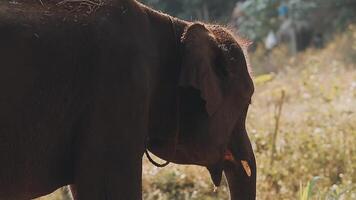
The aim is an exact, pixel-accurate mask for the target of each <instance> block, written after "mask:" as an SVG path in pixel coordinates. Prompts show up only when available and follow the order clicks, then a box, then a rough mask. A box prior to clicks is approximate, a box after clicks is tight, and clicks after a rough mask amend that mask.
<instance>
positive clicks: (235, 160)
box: [223, 130, 256, 200]
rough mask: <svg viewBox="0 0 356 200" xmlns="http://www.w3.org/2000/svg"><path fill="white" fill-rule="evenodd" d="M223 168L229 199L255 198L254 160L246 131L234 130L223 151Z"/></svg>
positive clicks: (244, 199)
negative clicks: (230, 141)
mask: <svg viewBox="0 0 356 200" xmlns="http://www.w3.org/2000/svg"><path fill="white" fill-rule="evenodd" d="M224 160H225V161H224V165H223V170H224V173H225V176H226V178H227V181H228V185H229V189H230V196H231V200H255V199H256V161H255V156H254V154H253V150H252V146H251V143H250V140H249V138H248V136H247V132H246V131H245V130H243V131H236V132H234V134H233V141H232V144H231V145H230V149H228V150H227V152H226V153H225V159H224Z"/></svg>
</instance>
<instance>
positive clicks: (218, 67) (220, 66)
mask: <svg viewBox="0 0 356 200" xmlns="http://www.w3.org/2000/svg"><path fill="white" fill-rule="evenodd" d="M214 71H215V73H216V74H217V76H218V77H219V78H220V79H221V80H225V79H227V77H228V71H227V62H226V60H225V57H224V54H223V53H222V52H220V53H219V54H218V55H217V57H216V60H215V66H214Z"/></svg>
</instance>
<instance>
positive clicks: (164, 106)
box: [145, 7, 188, 141]
mask: <svg viewBox="0 0 356 200" xmlns="http://www.w3.org/2000/svg"><path fill="white" fill-rule="evenodd" d="M145 9H146V13H147V15H148V18H149V21H150V25H151V31H152V37H153V40H154V41H155V44H156V48H157V51H158V65H157V66H155V69H154V72H153V74H155V75H154V76H155V77H154V78H153V79H154V81H153V82H154V83H153V84H152V88H151V89H152V93H151V96H152V97H151V106H150V116H149V137H151V138H159V139H161V140H166V141H171V140H173V139H174V138H175V136H176V134H177V131H178V126H179V122H178V115H177V109H178V81H179V76H180V68H181V61H182V52H181V49H182V46H181V36H182V34H183V32H184V29H185V28H186V26H187V25H188V23H187V22H185V21H183V20H179V19H176V18H173V17H170V16H169V15H165V14H162V13H159V12H157V11H154V10H152V9H150V8H147V7H145Z"/></svg>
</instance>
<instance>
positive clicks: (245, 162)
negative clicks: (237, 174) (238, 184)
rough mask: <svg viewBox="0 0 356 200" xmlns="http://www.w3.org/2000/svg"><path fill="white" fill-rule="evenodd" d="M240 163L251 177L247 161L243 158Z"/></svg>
mask: <svg viewBox="0 0 356 200" xmlns="http://www.w3.org/2000/svg"><path fill="white" fill-rule="evenodd" d="M241 164H242V167H243V168H244V170H245V172H246V174H247V176H248V177H251V175H252V172H251V168H250V165H249V164H248V162H247V161H245V160H241Z"/></svg>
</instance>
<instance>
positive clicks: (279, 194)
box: [42, 26, 356, 200]
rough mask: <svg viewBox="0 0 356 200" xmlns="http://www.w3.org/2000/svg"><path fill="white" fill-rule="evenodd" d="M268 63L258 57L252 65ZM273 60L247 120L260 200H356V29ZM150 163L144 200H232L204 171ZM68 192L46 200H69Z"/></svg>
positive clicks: (258, 79)
mask: <svg viewBox="0 0 356 200" xmlns="http://www.w3.org/2000/svg"><path fill="white" fill-rule="evenodd" d="M261 57H262V56H261V55H258V51H257V52H256V53H255V55H254V54H252V55H251V60H252V63H255V65H259V63H262V62H259V61H261ZM270 57H271V58H273V60H272V62H271V63H272V64H273V65H274V67H275V68H276V69H277V70H276V71H278V73H273V74H264V75H260V76H255V83H256V93H255V96H254V99H253V104H252V106H251V109H250V112H249V116H248V121H247V126H248V130H249V133H250V137H251V140H252V141H253V144H254V149H255V153H256V157H257V162H258V199H261V200H282V199H283V200H289V199H290V200H294V199H299V200H307V199H309V200H314V199H315V200H338V199H340V200H353V199H356V185H355V184H356V27H355V26H350V27H349V28H348V30H347V31H346V32H344V33H342V34H339V35H338V36H336V37H335V38H334V40H333V41H332V42H331V43H329V44H328V45H327V47H326V48H325V49H322V50H313V49H310V50H307V51H306V52H304V53H301V54H299V55H297V56H296V57H293V58H290V57H289V56H287V55H286V53H285V50H284V48H283V47H282V48H278V49H276V50H274V51H273V52H272V53H271V56H270ZM261 65H262V64H260V66H253V67H254V68H256V69H258V68H261V67H263V66H261ZM256 71H258V70H256ZM279 108H281V109H280V111H281V112H280V113H279V112H278V111H279ZM276 123H277V124H278V127H277V128H276ZM144 163H145V164H144V172H143V175H144V182H143V196H144V199H147V200H171V199H173V200H212V199H228V191H227V188H226V186H223V187H221V188H219V189H217V190H216V191H215V192H214V187H213V185H212V183H211V181H210V180H209V176H208V173H207V171H206V170H204V169H203V168H199V167H192V166H177V165H170V166H168V167H166V168H165V169H157V168H155V167H153V166H152V165H151V164H149V163H148V162H147V161H146V160H145V161H144ZM62 193H63V191H59V192H57V193H55V194H52V196H51V197H47V198H42V200H62V199H63V200H64V199H66V197H65V195H64V196H63V195H62Z"/></svg>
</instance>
